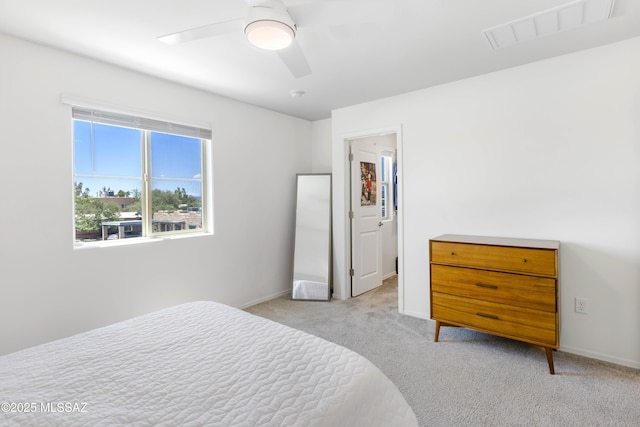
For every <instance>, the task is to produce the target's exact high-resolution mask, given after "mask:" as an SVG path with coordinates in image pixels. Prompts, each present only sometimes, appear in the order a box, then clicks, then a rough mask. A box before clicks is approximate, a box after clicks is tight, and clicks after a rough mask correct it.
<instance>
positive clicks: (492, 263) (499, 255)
mask: <svg viewBox="0 0 640 427" xmlns="http://www.w3.org/2000/svg"><path fill="white" fill-rule="evenodd" d="M431 261H432V262H433V263H440V264H450V265H461V266H467V267H477V268H485V269H489V270H500V271H513V272H517V273H527V274H540V275H544V276H552V277H553V276H556V274H557V268H556V251H555V250H549V249H539V248H522V247H509V246H488V245H478V244H468V243H458V242H439V241H431Z"/></svg>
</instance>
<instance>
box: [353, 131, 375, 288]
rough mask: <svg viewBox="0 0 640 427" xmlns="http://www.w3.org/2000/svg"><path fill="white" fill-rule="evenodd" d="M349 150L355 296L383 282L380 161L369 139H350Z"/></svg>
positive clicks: (373, 144)
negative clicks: (350, 155) (379, 195)
mask: <svg viewBox="0 0 640 427" xmlns="http://www.w3.org/2000/svg"><path fill="white" fill-rule="evenodd" d="M351 154H352V155H353V156H352V159H353V160H352V162H351V212H352V214H351V216H352V219H351V243H352V248H351V254H352V256H351V267H352V269H353V275H352V277H351V296H357V295H360V294H362V293H364V292H367V291H370V290H371V289H374V288H376V287H378V286H381V285H382V233H381V230H380V228H381V227H382V221H381V218H380V197H378V194H379V190H380V188H379V185H378V179H377V177H378V176H380V162H379V155H378V149H377V147H376V145H375V143H374V142H372V141H366V140H353V141H351Z"/></svg>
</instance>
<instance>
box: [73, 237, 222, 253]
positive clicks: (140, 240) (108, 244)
mask: <svg viewBox="0 0 640 427" xmlns="http://www.w3.org/2000/svg"><path fill="white" fill-rule="evenodd" d="M212 235H213V233H182V234H169V235H166V236H160V237H136V238H131V239H121V240H100V241H96V242H74V245H73V249H78V250H85V249H97V248H112V247H119V246H130V245H140V244H145V243H155V242H162V241H165V240H178V239H190V238H194V237H203V236H212Z"/></svg>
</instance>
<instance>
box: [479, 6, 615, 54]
mask: <svg viewBox="0 0 640 427" xmlns="http://www.w3.org/2000/svg"><path fill="white" fill-rule="evenodd" d="M613 3H614V0H577V1H572V2H571V3H567V4H564V5H561V6H557V7H554V8H552V9H548V10H545V11H543V12H539V13H535V14H533V15H529V16H526V17H524V18H520V19H517V20H515V21H511V22H507V23H506V24H502V25H497V26H495V27H492V28H487V29H486V30H484V35H485V36H486V37H487V40H488V41H489V44H490V45H491V47H492V48H493V49H500V48H503V47H507V46H512V45H514V44H517V43H522V42H526V41H530V40H535V39H538V38H540V37H544V36H548V35H551V34H556V33H559V32H562V31H568V30H572V29H574V28H578V27H581V26H583V25H588V24H593V23H594V22H599V21H604V20H606V19H609V18H611V16H612V14H613Z"/></svg>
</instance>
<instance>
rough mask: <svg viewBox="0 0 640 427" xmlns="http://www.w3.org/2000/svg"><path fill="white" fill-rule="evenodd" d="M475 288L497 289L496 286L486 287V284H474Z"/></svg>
mask: <svg viewBox="0 0 640 427" xmlns="http://www.w3.org/2000/svg"><path fill="white" fill-rule="evenodd" d="M476 286H477V287H479V288H487V289H498V287H497V286H496V285H487V284H486V283H476Z"/></svg>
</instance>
